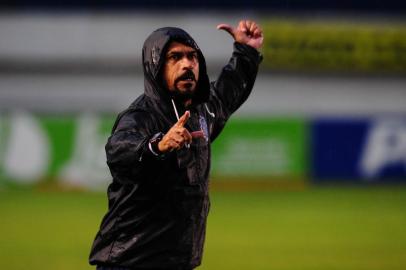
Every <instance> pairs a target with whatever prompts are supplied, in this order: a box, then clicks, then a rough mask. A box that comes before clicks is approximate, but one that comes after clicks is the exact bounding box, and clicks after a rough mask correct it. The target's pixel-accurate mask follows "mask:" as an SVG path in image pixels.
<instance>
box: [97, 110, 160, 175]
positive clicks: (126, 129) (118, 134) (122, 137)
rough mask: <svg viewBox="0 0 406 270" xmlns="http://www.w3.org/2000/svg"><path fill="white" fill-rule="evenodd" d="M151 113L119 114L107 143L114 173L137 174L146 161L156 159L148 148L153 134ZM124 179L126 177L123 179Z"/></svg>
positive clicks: (109, 163)
mask: <svg viewBox="0 0 406 270" xmlns="http://www.w3.org/2000/svg"><path fill="white" fill-rule="evenodd" d="M153 123H154V122H153V121H152V119H151V116H150V114H149V113H146V112H138V111H130V112H127V113H125V114H123V115H122V116H119V117H118V119H117V122H116V124H115V127H114V130H113V132H112V134H111V136H110V137H109V139H108V141H107V144H106V147H105V149H106V156H107V164H108V166H109V168H110V170H111V172H112V174H113V176H115V175H116V174H119V175H120V176H121V177H120V179H121V178H122V177H123V175H124V176H125V175H135V174H137V173H138V172H139V171H141V170H142V168H143V167H144V165H145V162H149V161H151V160H154V159H156V157H155V156H154V155H153V154H152V153H151V151H150V150H149V149H148V143H149V140H150V139H151V137H152V136H153V135H154V134H153V130H154V127H153ZM123 180H124V179H123Z"/></svg>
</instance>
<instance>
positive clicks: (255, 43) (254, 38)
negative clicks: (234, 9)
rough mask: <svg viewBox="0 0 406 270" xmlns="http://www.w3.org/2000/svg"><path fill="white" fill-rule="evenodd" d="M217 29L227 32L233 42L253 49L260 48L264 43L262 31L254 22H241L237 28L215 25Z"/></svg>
mask: <svg viewBox="0 0 406 270" xmlns="http://www.w3.org/2000/svg"><path fill="white" fill-rule="evenodd" d="M217 29H219V30H220V29H221V30H224V31H227V32H228V33H229V34H230V35H231V36H232V37H233V38H234V40H235V41H237V42H240V43H243V44H247V45H250V46H251V47H254V48H255V49H259V48H261V46H262V43H263V41H264V36H263V35H262V30H261V28H260V27H259V25H258V24H256V23H255V22H254V21H249V20H242V21H240V22H239V24H238V26H237V28H234V27H232V26H230V25H228V24H224V23H222V24H219V25H217Z"/></svg>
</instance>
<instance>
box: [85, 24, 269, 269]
mask: <svg viewBox="0 0 406 270" xmlns="http://www.w3.org/2000/svg"><path fill="white" fill-rule="evenodd" d="M218 29H223V30H226V31H227V32H228V33H230V34H231V36H232V37H233V38H234V40H235V42H234V52H233V54H232V57H231V59H230V61H229V63H228V64H227V65H226V66H225V67H224V68H223V70H222V72H221V74H220V76H219V77H218V79H217V81H215V82H213V83H210V82H209V78H208V76H207V72H206V64H205V59H204V57H203V54H202V52H201V51H200V49H199V47H198V46H197V44H196V43H195V41H194V40H193V39H192V38H191V37H190V36H189V34H187V33H186V32H185V31H183V30H182V29H179V28H173V27H165V28H161V29H158V30H156V31H154V32H153V33H152V34H151V35H150V36H149V37H148V38H147V40H146V41H145V43H144V47H143V51H142V53H143V55H142V56H143V67H144V78H145V93H144V94H143V95H141V96H140V97H138V99H136V100H135V101H134V102H133V103H132V104H131V105H130V107H129V108H128V109H126V110H125V111H123V112H122V113H120V114H119V115H118V117H117V120H116V122H115V124H114V127H113V130H112V135H111V136H110V138H109V139H108V142H107V144H106V153H107V164H108V166H109V168H110V172H111V174H112V176H113V181H112V183H111V184H110V185H109V187H108V198H109V201H108V208H109V209H108V212H107V214H106V215H105V216H104V218H103V221H102V223H101V226H100V230H99V232H98V233H97V235H96V238H95V240H94V243H93V247H92V250H91V254H90V264H92V265H97V266H98V269H193V268H195V267H196V266H198V265H200V263H201V259H202V253H203V243H204V238H205V230H206V219H207V214H208V211H209V207H210V202H209V195H208V177H209V169H210V143H211V142H213V141H214V139H215V138H216V137H217V136H218V135H219V133H220V131H221V130H222V129H223V127H224V125H225V123H226V121H227V120H228V119H229V117H230V115H231V114H232V113H233V112H234V111H236V110H237V109H238V108H239V107H240V106H241V104H242V103H243V102H244V101H245V100H246V99H247V98H248V96H249V94H250V92H251V90H252V88H253V85H254V81H255V78H256V75H257V71H258V66H259V63H260V62H261V59H262V57H261V56H260V54H259V53H258V51H257V49H259V48H260V47H261V46H262V42H263V36H262V31H261V29H260V28H259V26H258V25H257V24H256V23H255V22H253V21H248V20H247V21H240V23H239V25H238V26H237V28H233V27H231V26H229V25H226V24H221V25H219V26H218Z"/></svg>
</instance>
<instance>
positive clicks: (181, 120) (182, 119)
mask: <svg viewBox="0 0 406 270" xmlns="http://www.w3.org/2000/svg"><path fill="white" fill-rule="evenodd" d="M189 117H190V112H189V111H186V112H185V113H184V114H183V115H182V116H181V117H180V118H179V120H178V122H176V124H175V125H177V126H178V127H183V126H184V125H185V124H186V122H187V120H189Z"/></svg>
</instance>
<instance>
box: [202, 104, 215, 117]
mask: <svg viewBox="0 0 406 270" xmlns="http://www.w3.org/2000/svg"><path fill="white" fill-rule="evenodd" d="M204 107H206V111H207V112H208V113H209V114H210V116H211V117H213V118H215V117H216V115H215V114H214V113H212V112H211V111H210V110H209V107H207V104H206V103H204Z"/></svg>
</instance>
